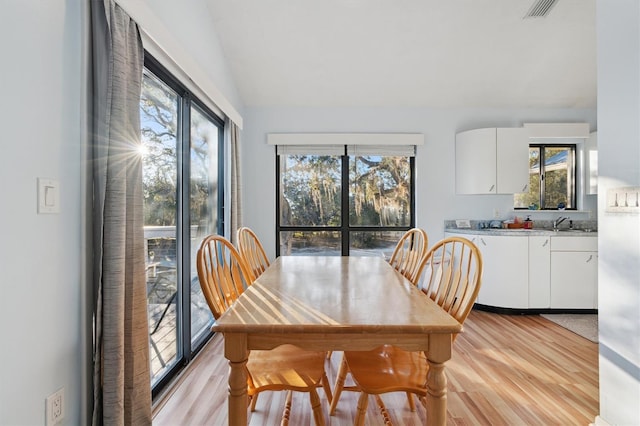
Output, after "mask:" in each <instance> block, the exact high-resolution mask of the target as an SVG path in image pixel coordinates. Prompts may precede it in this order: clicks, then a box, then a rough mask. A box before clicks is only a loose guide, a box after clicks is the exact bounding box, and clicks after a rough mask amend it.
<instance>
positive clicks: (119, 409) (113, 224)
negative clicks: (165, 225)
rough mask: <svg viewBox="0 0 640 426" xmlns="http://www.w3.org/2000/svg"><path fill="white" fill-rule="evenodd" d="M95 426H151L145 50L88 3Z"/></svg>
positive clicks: (136, 35) (128, 26)
mask: <svg viewBox="0 0 640 426" xmlns="http://www.w3.org/2000/svg"><path fill="white" fill-rule="evenodd" d="M91 17H92V37H93V40H92V57H93V61H92V74H93V75H92V77H93V94H92V96H93V105H92V115H93V122H92V135H91V139H92V169H93V227H94V230H93V285H94V289H93V291H94V295H95V300H94V303H95V306H94V354H93V358H94V359H93V362H94V375H93V381H94V382H93V383H94V398H93V401H94V402H93V404H94V406H93V424H94V425H102V424H104V425H150V424H151V384H150V373H149V329H148V324H147V297H146V282H145V259H144V233H143V212H142V159H141V157H140V154H139V152H140V151H139V149H138V148H139V146H140V144H141V135H140V112H139V110H140V93H141V85H142V70H143V65H144V50H143V47H142V41H141V38H140V32H139V29H138V26H137V25H136V23H135V22H134V21H133V20H132V19H131V18H130V17H129V16H128V15H127V14H126V13H125V12H124V11H123V10H122V9H121V8H120V6H118V5H117V4H115V2H114V1H113V0H92V1H91Z"/></svg>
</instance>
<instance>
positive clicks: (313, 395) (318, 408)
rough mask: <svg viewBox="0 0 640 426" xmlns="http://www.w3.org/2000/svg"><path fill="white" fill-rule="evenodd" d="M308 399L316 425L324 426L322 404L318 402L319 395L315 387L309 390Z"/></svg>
mask: <svg viewBox="0 0 640 426" xmlns="http://www.w3.org/2000/svg"><path fill="white" fill-rule="evenodd" d="M309 401H310V402H311V409H312V410H313V420H314V422H315V424H316V426H324V414H322V405H321V404H320V397H319V396H318V392H316V390H315V389H311V391H310V392H309Z"/></svg>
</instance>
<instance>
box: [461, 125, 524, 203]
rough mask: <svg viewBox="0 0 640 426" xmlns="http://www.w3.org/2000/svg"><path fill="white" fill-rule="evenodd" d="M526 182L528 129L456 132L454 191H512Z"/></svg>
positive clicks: (520, 187) (520, 189)
mask: <svg viewBox="0 0 640 426" xmlns="http://www.w3.org/2000/svg"><path fill="white" fill-rule="evenodd" d="M528 184H529V131H528V130H527V129H525V128H487V129H475V130H469V131H466V132H461V133H458V134H456V193H457V194H514V193H518V192H525V191H527V189H528Z"/></svg>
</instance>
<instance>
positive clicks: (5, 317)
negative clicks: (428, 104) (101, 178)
mask: <svg viewBox="0 0 640 426" xmlns="http://www.w3.org/2000/svg"><path fill="white" fill-rule="evenodd" d="M122 3H123V4H125V5H126V4H129V6H131V5H134V6H135V7H134V6H131V7H132V8H133V9H134V10H135V11H136V12H141V14H140V15H139V16H134V18H139V19H140V20H141V21H144V22H145V23H148V24H149V27H150V29H152V30H153V31H150V33H151V34H150V35H152V36H156V37H155V38H157V39H158V40H164V41H165V42H166V43H167V44H168V45H169V47H171V48H172V49H173V50H171V49H169V50H170V51H169V52H168V53H169V54H170V55H171V56H172V57H174V58H175V57H179V58H181V60H182V63H183V64H185V68H187V69H186V71H191V72H193V73H194V74H198V77H200V80H199V82H202V84H203V86H205V88H206V89H208V91H209V93H211V94H214V95H215V96H219V98H217V99H220V100H221V101H222V103H224V104H225V106H229V107H231V108H232V109H233V110H234V111H235V112H236V113H237V112H240V111H241V110H242V105H241V102H240V100H239V96H238V94H237V90H236V88H235V84H234V82H233V77H232V75H231V74H230V73H229V71H228V67H227V63H226V60H225V58H224V56H223V52H222V50H221V48H220V46H219V43H218V39H217V36H216V34H215V32H214V31H213V28H211V26H210V21H209V18H210V17H209V10H208V9H207V7H206V6H205V5H204V4H203V3H202V2H199V1H196V0H185V1H183V2H181V3H180V7H178V8H176V7H175V5H176V3H175V2H173V1H170V0H156V1H153V2H152V1H150V0H133V1H132V0H122ZM96 4H97V3H96ZM88 5H89V1H88V0H7V1H3V2H2V16H3V18H4V20H3V24H2V27H1V29H0V32H1V33H0V35H1V36H0V52H2V55H3V61H2V68H1V70H0V76H1V78H0V93H2V95H3V96H2V97H3V102H2V103H0V108H1V110H0V120H1V123H2V133H1V134H2V136H1V138H2V148H3V152H2V155H0V182H2V184H1V185H0V197H1V198H0V200H2V201H1V203H2V206H3V208H2V209H0V224H1V225H2V226H3V233H2V240H1V241H2V242H1V243H0V280H1V281H0V287H1V288H2V295H1V296H0V336H1V339H2V347H3V350H2V356H1V357H0V424H1V425H38V424H40V425H42V424H44V423H45V398H46V396H48V395H49V394H51V393H53V392H54V391H56V390H57V389H59V388H61V387H64V388H65V392H66V413H67V414H66V418H65V421H64V423H63V424H68V425H76V424H85V423H86V419H87V414H88V412H87V401H88V400H90V399H91V388H90V387H88V382H89V378H88V375H87V372H88V371H90V369H91V365H90V360H89V358H88V357H87V356H86V354H87V347H88V346H89V345H90V340H88V334H87V330H86V327H85V324H86V318H87V315H88V314H87V313H88V312H89V311H90V308H89V307H88V306H87V303H86V298H87V293H86V291H85V288H86V286H87V285H88V284H87V283H86V282H85V279H84V278H83V274H84V273H85V269H84V261H85V257H86V256H87V251H86V248H85V243H84V241H85V240H84V238H85V237H84V233H83V229H84V226H85V225H84V223H85V220H86V215H87V214H88V212H87V211H86V208H85V205H84V203H85V201H86V200H84V199H83V196H82V193H83V189H84V185H85V182H86V181H85V180H84V179H85V178H86V176H85V173H84V170H86V168H87V164H86V162H85V161H84V158H86V152H87V141H86V139H87V136H86V103H87V93H86V90H87V81H88V80H87V65H86V64H87V48H88V47H87V43H88V42H89V36H88V16H89V15H88V14H89V10H88V8H89V6H88ZM171 5H173V7H171ZM123 7H124V6H123ZM125 10H126V7H125ZM167 28H170V29H171V32H170V33H169V32H167V33H165V30H166V29H167ZM154 31H156V32H155V33H154ZM176 46H177V47H178V48H179V49H176ZM163 47H164V46H163ZM178 50H179V51H178ZM189 67H191V68H190V69H189ZM215 96H214V98H215ZM37 177H46V178H51V179H57V180H59V182H60V194H61V209H60V213H59V214H55V215H38V214H37V213H36V212H37V210H36V178H37Z"/></svg>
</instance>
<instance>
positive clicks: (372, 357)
mask: <svg viewBox="0 0 640 426" xmlns="http://www.w3.org/2000/svg"><path fill="white" fill-rule="evenodd" d="M344 355H345V358H346V360H347V364H348V365H349V370H350V371H351V375H352V377H353V379H354V381H355V382H356V384H357V385H358V386H359V387H360V389H361V390H362V391H364V392H365V393H367V394H381V393H387V392H411V393H415V394H417V395H419V396H424V395H426V392H425V378H426V377H427V371H428V370H429V365H428V364H427V359H426V357H425V355H424V352H408V351H404V350H402V349H398V348H396V347H394V346H391V345H385V346H381V347H379V348H376V349H374V350H372V351H347V352H345V353H344Z"/></svg>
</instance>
